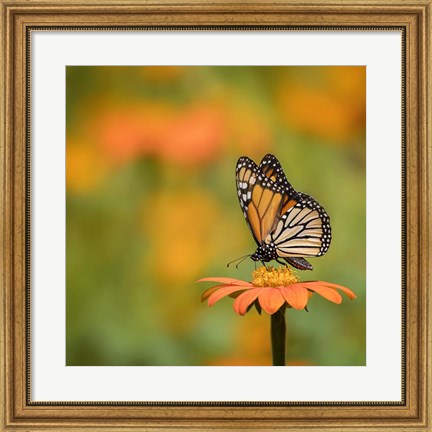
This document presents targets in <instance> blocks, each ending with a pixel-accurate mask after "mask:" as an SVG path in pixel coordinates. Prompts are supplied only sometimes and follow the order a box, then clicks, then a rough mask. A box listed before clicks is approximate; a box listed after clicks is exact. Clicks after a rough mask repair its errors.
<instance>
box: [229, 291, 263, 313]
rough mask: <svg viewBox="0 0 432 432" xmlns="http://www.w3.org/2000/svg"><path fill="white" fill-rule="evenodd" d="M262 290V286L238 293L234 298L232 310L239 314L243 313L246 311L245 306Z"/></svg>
mask: <svg viewBox="0 0 432 432" xmlns="http://www.w3.org/2000/svg"><path fill="white" fill-rule="evenodd" d="M262 290H263V288H252V289H249V290H247V291H245V292H243V293H242V294H240V295H239V296H238V297H237V298H236V299H235V300H234V304H233V307H234V310H235V311H236V312H237V313H238V314H239V315H244V314H245V313H246V311H247V308H248V307H249V306H250V305H251V304H252V303H253V302H254V301H255V300H256V299H257V297H258V296H259V295H260V293H261V291H262Z"/></svg>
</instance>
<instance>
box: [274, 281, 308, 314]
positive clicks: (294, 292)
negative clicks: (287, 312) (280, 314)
mask: <svg viewBox="0 0 432 432" xmlns="http://www.w3.org/2000/svg"><path fill="white" fill-rule="evenodd" d="M281 292H282V295H283V296H284V298H285V300H286V302H287V303H288V304H289V305H290V306H292V307H293V308H294V309H297V310H303V309H304V308H305V307H306V305H307V302H308V299H309V294H308V290H307V289H306V288H304V287H302V286H297V285H291V286H286V287H281Z"/></svg>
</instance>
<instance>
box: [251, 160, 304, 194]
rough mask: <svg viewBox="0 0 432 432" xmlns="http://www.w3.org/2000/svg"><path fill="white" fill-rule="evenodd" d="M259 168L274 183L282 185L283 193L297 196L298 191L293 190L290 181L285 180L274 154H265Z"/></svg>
mask: <svg viewBox="0 0 432 432" xmlns="http://www.w3.org/2000/svg"><path fill="white" fill-rule="evenodd" d="M259 169H260V170H261V172H262V173H263V174H265V175H266V176H267V177H268V178H269V179H270V180H272V181H273V182H274V183H276V185H278V186H280V187H282V188H283V189H284V191H285V193H286V194H288V195H290V196H291V198H297V195H298V192H296V191H295V190H294V188H293V187H292V186H291V183H290V182H289V181H288V180H287V178H286V176H285V173H284V171H283V168H282V165H281V164H280V162H279V161H278V160H277V159H276V156H274V155H272V154H270V153H269V154H266V155H265V156H264V157H263V159H262V161H261V163H260V164H259Z"/></svg>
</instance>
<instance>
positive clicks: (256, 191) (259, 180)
mask: <svg viewBox="0 0 432 432" xmlns="http://www.w3.org/2000/svg"><path fill="white" fill-rule="evenodd" d="M236 182H237V194H238V198H239V202H240V207H241V208H242V210H243V214H244V217H245V219H246V222H247V224H248V226H249V228H250V230H251V232H252V234H253V237H254V239H255V241H256V243H257V244H258V245H260V244H261V243H262V242H263V241H264V240H265V239H266V238H267V236H268V235H269V234H270V233H271V232H272V231H273V229H274V228H275V227H276V225H277V223H278V222H279V220H280V216H281V214H282V213H281V209H282V208H283V207H284V204H286V203H285V198H286V194H285V193H284V192H283V189H282V188H281V187H280V186H278V185H276V184H275V183H274V182H273V181H272V180H271V179H269V178H268V177H267V176H266V175H265V174H264V173H263V172H262V171H261V170H260V169H259V168H258V166H257V165H256V163H255V162H254V161H252V160H251V159H249V158H247V157H241V158H240V159H239V160H238V162H237V167H236ZM285 206H286V205H285Z"/></svg>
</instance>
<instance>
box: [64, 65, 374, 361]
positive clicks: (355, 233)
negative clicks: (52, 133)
mask: <svg viewBox="0 0 432 432" xmlns="http://www.w3.org/2000/svg"><path fill="white" fill-rule="evenodd" d="M66 78H67V81H66V83H67V98H66V101H67V102H66V103H67V148H66V153H67V157H66V185H67V220H66V231H67V232H66V235H67V238H66V264H67V265H66V288H67V293H66V294H67V301H66V321H67V322H66V331H67V335H66V362H67V365H69V366H71V365H75V366H77V365H87V366H88V365H172V366H174V365H189V366H194V365H270V364H271V351H270V337H269V332H270V330H269V327H270V319H269V316H268V315H267V314H265V313H263V314H262V316H259V315H258V314H257V312H256V311H255V310H254V309H252V310H251V311H250V312H249V313H248V314H246V315H245V316H244V317H239V316H237V315H236V314H235V313H234V311H233V309H232V300H231V299H229V298H228V299H225V300H223V301H221V302H219V303H217V304H216V305H215V306H213V307H212V308H210V309H209V308H208V306H207V304H206V303H204V304H202V303H200V295H201V293H202V292H203V291H204V290H205V289H206V288H208V287H209V286H211V284H208V283H206V284H204V283H201V284H197V283H195V282H196V280H197V279H199V278H201V277H208V276H229V277H234V278H239V279H244V280H250V278H251V271H252V270H253V269H254V264H253V262H252V261H251V260H247V261H245V262H244V263H243V264H242V265H241V266H240V267H239V268H238V269H236V268H235V267H232V268H227V267H226V263H227V262H228V261H231V260H233V259H235V258H237V257H240V256H242V255H245V254H247V253H252V252H253V251H254V250H255V243H254V240H253V239H252V236H251V234H250V232H249V230H248V228H247V226H246V223H245V221H244V219H243V214H242V212H241V210H240V206H239V204H238V201H237V194H236V190H235V179H234V173H235V165H236V161H237V159H238V158H239V157H240V156H242V155H246V156H249V157H251V158H252V159H254V160H255V161H256V162H257V163H258V162H259V161H260V159H261V158H262V156H264V155H265V154H266V153H267V152H271V153H273V154H275V155H276V157H277V158H278V159H279V160H280V162H281V163H282V166H283V168H284V170H285V173H286V175H287V178H288V180H289V181H290V182H291V183H292V185H293V186H294V188H296V189H297V190H299V191H302V192H305V193H307V194H310V195H312V196H313V197H314V198H315V199H316V200H318V202H319V203H320V204H321V205H322V206H323V207H324V208H325V209H326V211H327V212H328V214H329V215H330V217H331V224H332V229H333V241H332V245H331V247H330V249H329V251H328V252H327V254H326V255H324V256H323V257H321V258H315V259H311V260H310V261H311V263H312V264H313V266H314V271H313V272H299V273H300V276H301V277H302V279H303V280H316V279H319V280H325V281H329V282H334V283H338V284H342V285H345V286H347V287H349V288H351V289H352V290H353V291H354V292H355V293H356V294H357V296H358V298H357V299H356V300H355V301H352V302H351V301H349V300H348V299H347V298H346V297H345V296H344V301H343V302H342V304H341V305H335V304H333V303H330V302H328V301H326V300H325V299H323V298H322V297H320V296H318V295H314V296H313V297H312V298H311V300H310V301H309V304H308V309H309V313H307V312H305V311H296V310H293V309H290V310H287V313H286V318H287V362H288V364H290V365H364V364H365V362H366V350H365V342H366V341H365V336H366V325H365V324H366V303H365V301H366V290H365V278H366V268H365V266H366V264H365V257H366V249H365V247H366V189H365V188H366V182H365V180H366V171H365V170H366V163H365V155H366V153H365V130H366V117H365V111H366V100H365V97H366V88H365V86H366V69H365V68H364V67H351V66H350V67H340V66H337V67H247V66H244V67H243V66H241V67H225V66H217V67H195V66H192V67H94V66H91V67H81V66H79V67H78V66H69V67H67V70H66Z"/></svg>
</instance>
